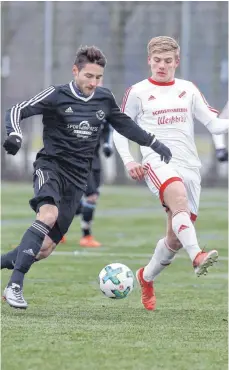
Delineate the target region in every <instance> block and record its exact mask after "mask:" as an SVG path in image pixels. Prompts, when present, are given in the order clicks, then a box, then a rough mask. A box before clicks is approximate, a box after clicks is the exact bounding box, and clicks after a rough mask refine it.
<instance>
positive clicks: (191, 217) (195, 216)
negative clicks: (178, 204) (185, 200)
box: [190, 212, 197, 221]
mask: <svg viewBox="0 0 229 370" xmlns="http://www.w3.org/2000/svg"><path fill="white" fill-rule="evenodd" d="M190 219H191V221H196V219H197V215H194V213H192V212H191V216H190Z"/></svg>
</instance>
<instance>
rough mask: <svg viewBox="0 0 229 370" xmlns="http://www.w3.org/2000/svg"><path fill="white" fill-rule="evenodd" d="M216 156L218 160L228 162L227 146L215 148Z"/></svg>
mask: <svg viewBox="0 0 229 370" xmlns="http://www.w3.org/2000/svg"><path fill="white" fill-rule="evenodd" d="M215 152H216V158H217V159H218V161H219V162H228V151H227V148H222V149H216V151H215Z"/></svg>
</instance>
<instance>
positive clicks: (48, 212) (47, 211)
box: [37, 204, 58, 227]
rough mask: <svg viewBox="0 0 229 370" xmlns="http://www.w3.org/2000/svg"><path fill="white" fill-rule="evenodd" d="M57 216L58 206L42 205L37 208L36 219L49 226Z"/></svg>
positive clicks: (51, 225)
mask: <svg viewBox="0 0 229 370" xmlns="http://www.w3.org/2000/svg"><path fill="white" fill-rule="evenodd" d="M57 217H58V208H57V207H56V206H54V205H48V204H46V205H44V206H42V207H41V208H40V209H39V214H38V216H37V219H38V220H40V221H42V222H43V223H44V224H46V225H48V226H49V227H53V226H54V224H55V222H56V220H57Z"/></svg>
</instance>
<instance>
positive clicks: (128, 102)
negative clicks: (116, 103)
mask: <svg viewBox="0 0 229 370" xmlns="http://www.w3.org/2000/svg"><path fill="white" fill-rule="evenodd" d="M121 111H122V112H123V113H125V114H127V115H128V116H129V117H130V118H131V119H132V120H133V121H134V122H136V120H137V115H138V111H139V100H138V99H137V97H136V95H135V93H134V91H133V89H132V87H130V88H129V89H127V91H126V93H125V95H124V98H123V101H122V106H121ZM113 138H114V144H115V147H116V149H117V151H118V153H119V155H120V157H121V158H122V161H123V163H124V166H125V167H126V169H127V171H128V173H129V175H130V177H132V179H134V180H142V179H143V177H144V169H143V166H142V165H141V164H140V163H138V162H136V161H135V159H134V158H133V156H132V154H131V152H130V148H129V140H128V139H127V138H126V137H125V136H123V135H120V134H119V133H118V132H117V131H114V134H113Z"/></svg>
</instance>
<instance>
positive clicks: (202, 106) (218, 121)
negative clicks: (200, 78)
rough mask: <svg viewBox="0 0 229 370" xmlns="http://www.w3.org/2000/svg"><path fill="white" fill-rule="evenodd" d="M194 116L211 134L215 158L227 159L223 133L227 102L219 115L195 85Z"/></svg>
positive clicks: (228, 123) (226, 121) (227, 121)
mask: <svg viewBox="0 0 229 370" xmlns="http://www.w3.org/2000/svg"><path fill="white" fill-rule="evenodd" d="M193 103H194V104H193V108H194V116H195V117H196V118H197V119H198V121H200V122H201V123H203V124H204V125H205V126H206V127H207V129H208V130H209V131H210V132H211V134H212V140H213V143H214V145H215V150H216V158H217V159H218V161H219V162H225V161H227V160H228V151H227V148H226V145H225V137H224V135H223V134H224V133H225V132H227V131H228V128H229V120H228V112H227V111H228V104H227V105H226V106H225V107H224V109H223V111H222V112H221V114H220V115H218V114H219V112H218V111H217V110H216V109H214V108H212V107H211V106H209V104H208V103H207V101H206V99H205V98H204V96H203V95H202V94H201V93H200V91H199V90H198V89H197V88H196V87H195V90H194V101H193Z"/></svg>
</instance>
